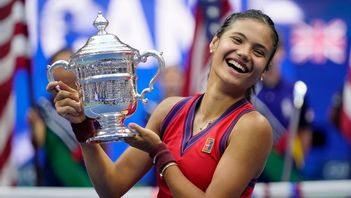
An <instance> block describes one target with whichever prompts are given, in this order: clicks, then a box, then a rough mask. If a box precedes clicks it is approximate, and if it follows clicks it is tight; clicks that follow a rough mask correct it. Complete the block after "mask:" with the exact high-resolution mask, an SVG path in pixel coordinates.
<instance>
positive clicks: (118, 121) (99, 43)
mask: <svg viewBox="0 0 351 198" xmlns="http://www.w3.org/2000/svg"><path fill="white" fill-rule="evenodd" d="M107 25H108V21H107V20H106V19H105V18H104V17H103V16H102V14H101V12H99V13H98V15H97V18H96V19H95V21H94V26H95V27H96V28H97V29H98V33H97V35H95V36H92V37H91V38H90V39H89V40H88V41H87V43H86V44H85V45H84V46H83V47H82V48H81V49H79V50H78V51H77V52H76V53H74V54H73V55H72V56H71V57H70V60H69V61H63V60H59V61H56V62H54V63H53V64H52V65H48V67H47V75H48V80H49V81H53V80H54V75H53V72H54V70H55V68H58V67H61V68H64V69H65V70H66V71H73V72H74V73H75V75H76V77H77V83H78V84H79V87H80V91H81V95H82V101H83V106H84V112H85V115H86V116H87V117H90V118H94V119H96V120H97V121H98V122H99V124H100V126H101V127H100V128H99V129H98V130H97V133H96V134H95V135H94V136H93V137H91V138H89V139H88V140H87V142H88V143H103V142H112V141H120V140H123V138H125V137H132V136H134V135H135V132H133V131H132V130H130V129H128V128H127V127H125V125H124V120H125V118H126V117H128V116H131V115H132V114H133V113H134V112H135V110H136V107H137V101H138V100H142V101H143V102H144V103H145V102H147V99H146V98H145V94H146V93H147V92H151V91H152V90H153V85H154V83H155V80H156V79H157V77H158V76H159V74H160V72H161V69H162V68H164V66H165V63H164V59H163V57H162V53H159V52H157V51H153V50H150V51H145V52H143V53H139V51H138V50H136V49H134V48H132V47H130V46H129V45H127V44H125V43H123V42H121V41H120V40H119V39H118V37H117V36H115V35H113V34H109V33H107V32H106V31H105V29H106V27H107ZM149 56H152V57H154V58H156V59H157V61H158V70H157V72H156V74H155V75H154V77H153V78H152V79H151V80H150V83H149V87H148V88H145V89H143V90H142V92H141V93H140V94H139V93H138V92H137V84H136V79H137V76H136V74H135V69H136V66H137V65H138V64H139V63H140V62H146V61H147V58H148V57H149Z"/></svg>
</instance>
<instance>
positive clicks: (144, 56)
mask: <svg viewBox="0 0 351 198" xmlns="http://www.w3.org/2000/svg"><path fill="white" fill-rule="evenodd" d="M149 56H153V57H154V58H156V59H157V61H158V69H157V72H156V74H155V75H154V77H152V78H151V80H150V82H149V87H148V88H145V89H143V91H142V92H141V94H139V93H137V94H136V98H137V99H138V100H141V101H142V102H143V103H147V101H148V99H147V98H145V94H146V93H147V92H151V91H152V90H153V89H154V84H155V81H156V80H157V78H158V77H159V75H160V73H161V70H162V69H163V68H164V67H165V60H164V58H163V57H162V52H158V51H155V50H148V51H145V52H143V53H142V54H141V55H140V56H139V57H137V60H136V62H137V63H139V62H143V63H145V62H146V60H147V58H148V57H149Z"/></svg>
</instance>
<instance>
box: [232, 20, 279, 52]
mask: <svg viewBox="0 0 351 198" xmlns="http://www.w3.org/2000/svg"><path fill="white" fill-rule="evenodd" d="M227 34H231V35H233V34H242V35H244V36H245V37H246V38H247V39H248V40H249V41H251V42H253V43H257V44H261V45H263V46H265V47H266V48H267V49H268V50H272V49H273V32H272V30H271V29H270V27H269V26H268V25H267V24H265V23H263V22H262V21H259V20H257V19H237V20H236V21H234V22H233V24H231V26H230V27H229V28H228V31H227Z"/></svg>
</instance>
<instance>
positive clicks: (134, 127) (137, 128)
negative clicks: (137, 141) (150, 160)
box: [128, 123, 146, 137]
mask: <svg viewBox="0 0 351 198" xmlns="http://www.w3.org/2000/svg"><path fill="white" fill-rule="evenodd" d="M128 127H129V128H130V129H131V130H134V131H136V132H137V134H139V135H140V136H142V137H143V135H145V133H146V132H145V128H143V127H141V126H140V125H138V124H135V123H129V124H128Z"/></svg>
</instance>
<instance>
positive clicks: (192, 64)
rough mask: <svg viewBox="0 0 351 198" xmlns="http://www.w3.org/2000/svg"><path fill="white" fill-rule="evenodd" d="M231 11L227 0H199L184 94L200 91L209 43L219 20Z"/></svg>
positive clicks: (206, 64) (205, 69)
mask: <svg viewBox="0 0 351 198" xmlns="http://www.w3.org/2000/svg"><path fill="white" fill-rule="evenodd" d="M230 11H231V5H230V2H229V1H228V0H199V1H198V2H197V5H196V8H195V32H194V37H193V43H192V46H191V48H190V53H189V57H188V61H187V64H186V70H185V71H186V72H185V86H184V93H183V95H184V96H188V95H194V94H196V93H198V92H201V91H202V88H203V84H204V83H205V81H206V80H207V79H206V78H207V76H206V74H207V72H205V71H208V69H209V65H208V62H209V55H210V54H209V43H210V42H211V39H212V37H213V35H214V34H215V33H216V31H217V29H218V28H219V23H220V22H221V20H222V19H223V18H224V17H225V16H227V15H228V13H229V12H230Z"/></svg>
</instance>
